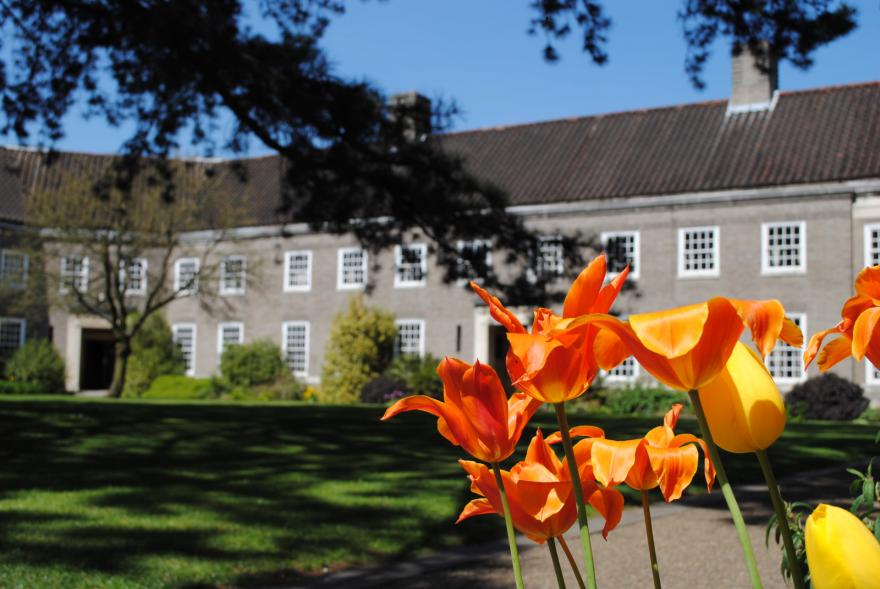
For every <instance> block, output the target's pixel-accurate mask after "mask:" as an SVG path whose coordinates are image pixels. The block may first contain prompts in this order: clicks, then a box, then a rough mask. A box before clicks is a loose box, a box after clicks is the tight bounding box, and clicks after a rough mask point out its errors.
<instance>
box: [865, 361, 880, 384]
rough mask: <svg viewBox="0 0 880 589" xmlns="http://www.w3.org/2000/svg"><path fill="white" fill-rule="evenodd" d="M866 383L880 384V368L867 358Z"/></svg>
mask: <svg viewBox="0 0 880 589" xmlns="http://www.w3.org/2000/svg"><path fill="white" fill-rule="evenodd" d="M865 384H867V385H871V386H878V385H880V370H877V368H876V367H875V366H874V365H873V364H871V361H870V360H868V359H867V358H865Z"/></svg>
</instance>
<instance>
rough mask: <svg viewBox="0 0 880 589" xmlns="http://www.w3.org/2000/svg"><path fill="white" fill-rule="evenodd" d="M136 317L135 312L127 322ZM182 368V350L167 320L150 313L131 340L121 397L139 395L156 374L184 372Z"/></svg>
mask: <svg viewBox="0 0 880 589" xmlns="http://www.w3.org/2000/svg"><path fill="white" fill-rule="evenodd" d="M137 320H138V315H137V314H134V313H133V314H132V315H130V316H129V318H128V321H129V323H133V322H135V321H137ZM185 370H186V365H185V363H184V359H183V352H181V351H180V348H179V347H177V346H176V345H175V344H174V336H173V334H172V333H171V328H170V327H169V326H168V322H167V321H165V318H164V317H163V316H162V315H161V314H159V313H153V314H152V315H150V316H149V317H147V320H146V321H144V324H143V326H141V328H140V329H139V330H138V332H137V334H135V336H134V337H133V338H132V340H131V356H129V358H128V370H127V371H126V374H125V387H124V388H123V390H122V396H123V397H140V396H141V395H143V394H144V393H145V392H146V391H147V389H149V388H150V386H151V385H152V383H153V381H154V380H156V378H157V377H159V376H162V375H171V374H174V375H183V373H184V371H185Z"/></svg>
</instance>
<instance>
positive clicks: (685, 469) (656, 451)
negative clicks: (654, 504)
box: [645, 446, 700, 503]
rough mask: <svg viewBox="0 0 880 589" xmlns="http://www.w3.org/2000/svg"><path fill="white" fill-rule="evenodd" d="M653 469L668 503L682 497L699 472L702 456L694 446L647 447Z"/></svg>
mask: <svg viewBox="0 0 880 589" xmlns="http://www.w3.org/2000/svg"><path fill="white" fill-rule="evenodd" d="M645 451H646V452H647V453H648V460H650V462H651V469H652V470H653V471H654V474H655V475H656V476H657V482H658V483H659V485H660V492H661V493H662V494H663V499H665V500H666V502H667V503H669V502H670V501H675V500H676V499H678V498H680V497H681V494H682V492H683V491H684V490H685V488H687V486H688V485H690V484H691V481H692V480H693V478H694V474H695V473H696V472H697V463H698V462H699V458H700V454H699V452H698V451H697V449H696V448H695V447H693V446H682V447H678V448H653V447H651V446H645Z"/></svg>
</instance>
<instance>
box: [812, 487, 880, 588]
mask: <svg viewBox="0 0 880 589" xmlns="http://www.w3.org/2000/svg"><path fill="white" fill-rule="evenodd" d="M804 544H805V546H806V550H807V565H808V566H809V568H810V582H811V583H812V586H813V587H814V588H815V589H880V542H877V539H876V538H875V537H874V536H873V534H871V532H870V531H869V530H868V528H867V526H865V524H863V523H862V521H861V520H860V519H859V518H858V517H856V516H855V515H853V514H852V513H850V512H849V511H847V510H845V509H841V508H840V507H834V506H832V505H826V504H824V503H823V504H821V505H819V506H818V507H817V508H816V509H815V510H814V511H813V513H812V514H811V515H810V517H808V518H807V524H806V528H805V538H804Z"/></svg>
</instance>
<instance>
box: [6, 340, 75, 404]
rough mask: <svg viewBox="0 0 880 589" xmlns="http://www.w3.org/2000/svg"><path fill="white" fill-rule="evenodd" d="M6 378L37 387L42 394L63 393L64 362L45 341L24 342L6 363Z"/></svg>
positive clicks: (53, 347)
mask: <svg viewBox="0 0 880 589" xmlns="http://www.w3.org/2000/svg"><path fill="white" fill-rule="evenodd" d="M5 371H6V377H7V378H9V379H11V380H14V381H18V382H23V383H28V384H32V385H35V386H37V387H39V390H40V391H41V392H44V393H63V392H64V380H65V372H64V360H63V359H62V358H61V355H60V354H59V353H58V351H57V350H56V349H55V346H53V345H52V342H50V341H49V340H46V339H32V340H28V341H27V342H25V344H24V345H23V346H22V347H20V348H19V349H18V350H16V351H15V353H14V354H13V355H12V357H11V358H10V359H9V361H8V362H7V363H6V369H5Z"/></svg>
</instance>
